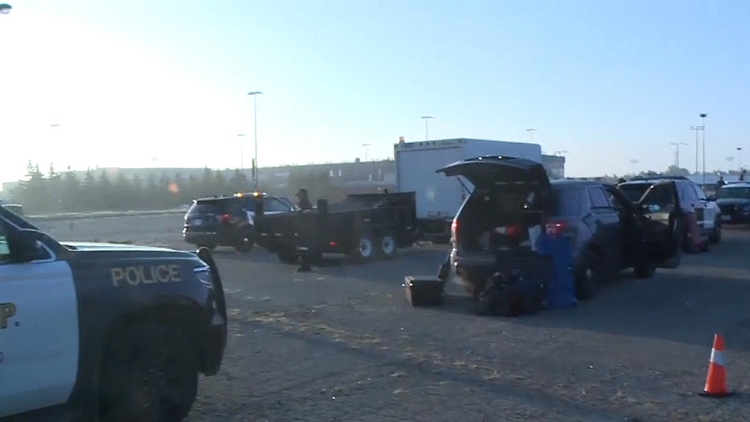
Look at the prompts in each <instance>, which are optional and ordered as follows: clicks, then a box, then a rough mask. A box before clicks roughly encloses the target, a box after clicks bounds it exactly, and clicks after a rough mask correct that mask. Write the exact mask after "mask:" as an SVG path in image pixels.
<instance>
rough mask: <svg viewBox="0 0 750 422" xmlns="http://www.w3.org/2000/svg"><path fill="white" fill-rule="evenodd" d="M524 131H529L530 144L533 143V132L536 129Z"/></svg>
mask: <svg viewBox="0 0 750 422" xmlns="http://www.w3.org/2000/svg"><path fill="white" fill-rule="evenodd" d="M526 132H529V142H531V143H532V144H533V143H534V132H536V129H526Z"/></svg>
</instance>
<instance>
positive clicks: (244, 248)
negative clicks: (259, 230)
mask: <svg viewBox="0 0 750 422" xmlns="http://www.w3.org/2000/svg"><path fill="white" fill-rule="evenodd" d="M254 246H255V241H254V239H253V233H252V231H247V232H245V233H244V234H243V235H242V236H241V237H240V239H239V241H238V242H237V244H236V245H234V250H236V251H237V252H239V253H249V252H250V251H252V250H253V247H254Z"/></svg>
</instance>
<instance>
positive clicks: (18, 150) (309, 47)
mask: <svg viewBox="0 0 750 422" xmlns="http://www.w3.org/2000/svg"><path fill="white" fill-rule="evenodd" d="M4 1H5V0H4ZM8 3H10V4H11V5H12V6H13V10H12V11H11V13H9V14H7V15H0V48H1V49H2V51H0V77H1V78H2V87H1V88H0V145H2V148H3V152H2V156H3V158H4V160H3V161H2V165H1V166H0V180H3V181H9V180H16V179H17V178H18V177H20V176H22V175H23V174H24V173H25V168H26V163H27V162H28V161H29V160H32V161H33V162H35V163H38V164H39V166H40V167H41V168H42V169H46V168H48V167H49V165H50V164H54V166H55V167H56V168H57V169H58V170H59V169H64V168H66V167H68V166H70V167H71V168H73V169H77V170H81V169H86V168H89V167H91V168H93V167H96V166H99V167H203V166H209V167H213V168H236V167H239V166H240V165H242V164H244V166H245V167H250V163H251V159H252V158H253V157H254V151H253V141H254V139H255V138H254V133H255V132H254V121H255V120H254V114H253V113H254V110H255V111H257V141H258V162H259V164H260V166H261V167H262V166H270V165H281V164H302V163H311V162H336V161H352V160H354V158H355V157H359V158H361V159H365V158H367V159H383V158H387V157H392V156H393V144H394V143H396V142H397V141H398V138H399V136H403V137H404V138H405V139H406V141H407V142H409V141H421V140H424V139H425V137H426V134H425V121H424V120H423V119H421V116H425V115H429V116H433V117H434V119H432V120H429V122H428V124H429V133H428V135H427V136H428V137H429V139H447V138H462V137H464V138H481V139H497V140H507V141H528V140H529V139H530V135H533V141H534V142H538V143H540V144H541V145H542V149H543V150H544V151H545V152H546V153H550V154H552V153H554V152H555V151H566V152H565V153H564V155H565V156H566V157H567V158H566V160H567V162H566V173H567V174H568V175H570V176H595V175H601V174H613V173H614V174H624V173H628V172H632V171H633V170H634V169H635V170H638V171H641V170H647V169H658V170H662V169H666V168H667V167H668V166H669V165H672V164H674V162H675V146H673V145H671V144H672V143H678V144H681V143H684V144H686V145H681V146H680V164H681V166H682V167H687V168H689V169H691V170H693V169H694V168H695V157H696V156H695V154H696V148H695V138H696V136H695V135H696V133H695V132H694V131H691V130H690V127H691V126H695V125H700V124H701V120H700V118H699V114H700V113H707V114H708V117H707V118H706V121H705V128H706V129H705V138H706V169H707V170H709V171H711V170H716V169H728V168H735V169H736V168H737V166H738V165H740V164H742V160H743V159H742V158H741V157H740V156H739V155H741V154H742V152H738V150H737V148H738V147H739V148H750V141H749V139H750V121H749V120H748V118H747V115H748V106H750V95H748V93H750V78H749V76H748V75H750V54H748V53H750V51H749V50H750V43H749V42H748V40H750V19H748V18H750V2H744V1H741V0H740V1H707V0H693V1H689V0H688V1H666V0H665V1H658V2H655V1H624V0H623V1H615V0H613V1H606V2H602V1H595V0H592V1H573V0H571V1H553V0H547V1H532V0H516V1H500V0H488V1H469V0H460V1H458V0H456V1H442V0H431V1H421V0H420V1H417V0H379V1H365V0H294V1H293V0H285V1H279V0H275V1H274V0H254V1H245V0H223V1H219V2H206V1H201V2H198V1H193V0H180V1H176V0H159V1H154V0H150V1H143V0H129V1H126V2H125V1H119V2H114V1H106V2H105V1H101V0H12V1H8ZM251 91H261V92H263V94H262V95H258V96H257V98H256V99H257V109H254V105H253V97H252V96H248V95H247V93H248V92H251ZM53 125H55V126H53ZM530 128H533V129H536V131H535V132H529V131H527V129H530ZM239 134H245V135H246V136H243V137H240V136H238V135H239ZM363 144H369V146H367V147H365V146H363ZM241 151H242V154H241ZM241 156H242V157H243V159H241V158H240V157H241ZM730 158H731V159H732V161H729V159H730ZM633 160H637V161H638V162H637V163H635V164H634V163H633V162H632V161H633ZM747 160H750V153H747ZM700 167H702V164H701V165H700Z"/></svg>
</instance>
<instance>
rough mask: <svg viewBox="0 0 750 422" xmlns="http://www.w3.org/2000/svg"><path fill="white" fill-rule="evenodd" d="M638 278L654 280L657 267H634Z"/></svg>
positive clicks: (641, 265)
mask: <svg viewBox="0 0 750 422" xmlns="http://www.w3.org/2000/svg"><path fill="white" fill-rule="evenodd" d="M633 274H635V276H636V278H652V277H653V276H654V274H656V267H655V266H653V265H652V264H647V263H641V264H637V265H636V266H635V267H633Z"/></svg>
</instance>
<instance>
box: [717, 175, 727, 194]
mask: <svg viewBox="0 0 750 422" xmlns="http://www.w3.org/2000/svg"><path fill="white" fill-rule="evenodd" d="M726 184H727V182H726V181H724V176H719V181H718V182H716V192H718V191H719V190H720V189H721V187H722V186H724V185H726Z"/></svg>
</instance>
